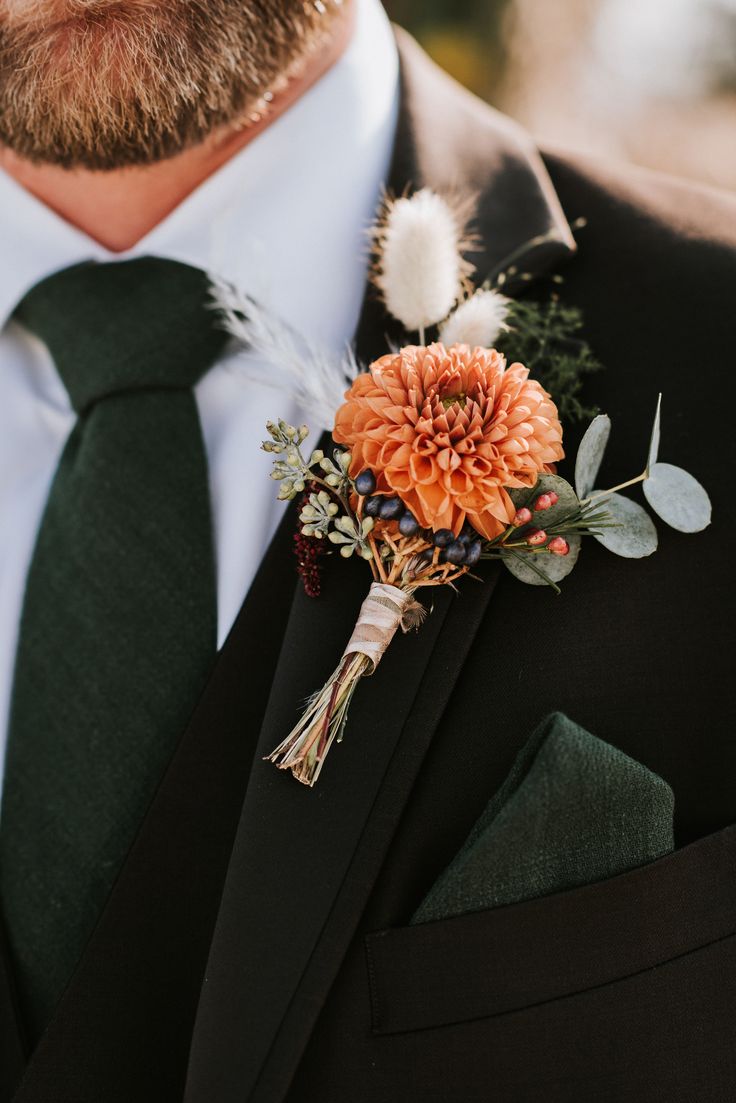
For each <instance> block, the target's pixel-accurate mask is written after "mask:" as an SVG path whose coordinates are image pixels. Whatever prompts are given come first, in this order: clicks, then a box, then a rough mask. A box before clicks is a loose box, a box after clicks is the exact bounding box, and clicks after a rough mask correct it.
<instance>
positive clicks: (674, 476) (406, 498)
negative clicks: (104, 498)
mask: <svg viewBox="0 0 736 1103" xmlns="http://www.w3.org/2000/svg"><path fill="white" fill-rule="evenodd" d="M466 240H467V239H466V237H465V235H464V231H463V224H462V220H461V218H460V217H459V215H458V213H457V212H456V211H455V210H454V209H453V207H452V206H451V205H450V204H448V203H447V202H446V201H445V200H444V199H442V198H441V197H440V196H438V195H436V194H434V193H433V192H430V191H427V190H424V191H421V192H418V193H416V194H415V195H414V196H413V197H411V198H408V197H402V198H400V199H396V200H388V201H387V202H386V204H385V209H384V211H383V213H382V216H381V218H380V220H379V222H378V224H377V227H376V230H375V244H376V258H375V268H374V272H373V279H374V282H375V284H376V286H377V287H378V289H379V290H380V292H381V293H382V295H383V298H384V300H385V304H386V307H387V309H388V311H389V313H391V314H392V315H393V316H394V317H395V318H396V319H398V321H399V322H401V323H402V325H403V326H404V328H405V329H406V331H407V337H408V340H407V344H406V345H403V346H402V347H400V348H395V349H393V350H389V351H387V353H386V355H384V356H382V357H381V358H380V359H378V360H377V361H375V362H374V363H372V364H371V365H370V366H369V367H368V368H367V370H360V369H359V368H358V365H357V364H356V363H355V361H354V359H353V358H352V357H348V358H347V360H341V361H340V362H339V363H335V362H333V361H332V360H331V358H330V357H329V356H327V355H326V354H324V353H323V352H322V351H321V350H315V349H314V348H308V347H305V345H304V342H302V341H300V340H299V339H298V338H297V336H296V335H294V334H292V333H290V332H289V331H288V330H287V329H286V328H285V327H283V326H280V325H279V323H278V322H277V321H275V320H274V319H272V318H270V317H269V316H268V315H267V314H266V313H265V312H263V311H261V310H260V309H259V308H258V306H257V305H256V304H255V303H253V302H251V301H249V300H244V299H242V297H238V296H237V294H236V293H235V292H233V290H232V289H228V288H223V287H222V286H220V287H219V288H218V289H217V305H218V306H219V307H220V309H221V310H223V312H224V314H225V317H226V324H227V326H228V328H229V330H230V331H231V333H232V334H233V336H235V337H236V338H237V339H238V340H239V341H241V342H242V343H243V344H245V345H247V346H248V347H250V348H254V347H255V348H257V349H258V351H259V353H260V354H261V356H265V357H267V358H268V359H269V360H271V362H272V363H274V365H277V366H278V367H279V369H280V371H282V372H286V373H287V375H288V376H289V377H290V380H291V383H292V385H293V386H294V387H296V389H297V392H298V393H299V395H300V398H301V400H302V402H303V404H304V405H305V406H306V407H308V408H310V409H311V410H312V412H314V413H315V414H316V415H317V417H319V418H320V419H321V420H322V421H323V422H324V423H326V424H331V425H333V431H332V439H333V441H334V444H335V448H334V449H333V450H331V451H329V452H325V451H323V450H316V451H312V452H311V453H309V454H304V451H303V445H304V442H305V440H306V439H307V437H308V435H309V430H308V428H307V427H306V426H299V427H297V426H292V425H289V424H287V423H285V422H284V421H276V422H271V423H269V425H268V427H267V428H268V433H269V440H267V441H266V442H264V444H263V448H264V449H265V450H266V451H267V452H270V453H272V454H273V455H274V466H273V478H274V479H276V480H277V481H278V482H279V484H280V489H279V497H280V498H282V499H289V500H291V499H294V498H297V497H299V498H300V499H301V508H300V511H299V521H298V534H297V541H298V545H299V550H300V555H301V557H302V561H303V564H304V563H306V572H305V573H306V581H307V583H308V584H309V585H311V587H312V589H313V590H315V589H316V585H315V579H314V573H315V570H316V567H315V561H316V559H317V555H318V552H317V549H320V550H321V549H329V550H331V551H332V552H333V553H339V554H340V555H341V556H343V557H345V558H349V557H351V556H359V557H360V558H361V559H363V560H364V561H365V563H366V575H367V578H366V591H367V593H366V599H365V601H364V603H363V605H362V607H361V610H360V613H359V615H358V619H357V622H356V625H355V628H354V630H353V633H352V636H351V638H350V640H349V641H347V643H346V647H345V650H344V652H343V654H342V656H341V657H340V658H339V660H338V662H337V666H336V668H335V670H334V673H333V674H332V676H331V677H330V678H329V679H328V681H327V683H326V684H325V685H324V686H323V687H322V688H321V689H320V690H318V691H317V692H316V693H315V694H314V695H313V697H312V698H311V700H310V701H309V702H308V704H307V707H306V709H305V711H304V714H303V715H302V716H301V718H300V719H299V721H298V723H297V724H296V725H295V727H294V728H293V730H292V731H291V732H290V733H289V734H288V735H287V736H286V738H285V739H284V740H283V742H282V743H281V744H280V745H279V746H278V747H276V748H275V749H274V751H273V752H272V754H271V755H270V756H269V758H270V760H271V761H272V762H274V763H275V764H276V765H277V766H279V767H280V768H282V769H290V770H291V771H292V773H293V775H294V776H295V777H296V778H297V779H298V780H299V781H301V782H303V783H305V784H307V785H314V783H315V782H316V780H317V778H318V777H319V774H320V771H321V769H322V767H323V765H324V762H325V759H326V757H327V754H328V752H329V750H330V748H331V746H332V745H333V743H334V742H335V741H338V742H339V741H341V740H342V738H343V735H344V733H345V729H346V724H347V720H348V710H349V707H350V702H351V699H352V697H353V694H354V692H355V690H356V688H357V686H358V684H359V683H360V681H361V679H362V678H364V677H366V676H367V675H371V674H373V672H374V671H375V670H376V668H377V666H378V664H379V663H380V661H381V658H382V656H383V655H384V653H385V652H386V649H387V648H388V647H389V646H390V644H391V641H392V639H393V638H394V636H395V635H396V633H397V632H398V631H399V630H401V631H403V632H408V631H410V630H412V629H418V628H419V627H420V626H421V624H422V621H423V620H424V618H425V616H426V615H427V613H428V609H427V605H425V604H424V603H423V602H422V600H421V599H422V596H423V595H424V594H426V593H427V592H430V593H431V591H432V589H433V588H435V587H437V586H457V585H458V584H459V583H460V582H461V581H462V582H465V581H466V576H467V584H469V585H470V584H472V582H473V579H474V575H473V571H474V568H476V567H477V564H478V563H479V562H480V561H481V560H488V559H491V560H494V559H495V560H498V561H500V562H501V563H502V564H503V565H504V566H505V567H506V568H507V569H508V570H509V571H510V572H511V573H512V574H513V575H514V576H515V577H516V578H517V579H518V580H519V581H521V582H524V583H527V584H530V585H536V586H548V587H550V588H551V589H553V590H555V591H556V592H559V584H560V583H561V582H562V580H563V579H564V578H565V577H566V576H567V575H568V574H570V572H571V571H572V570H573V569H574V567H575V564H576V562H577V560H578V557H579V555H580V551H581V546H582V544H583V541H584V540H585V539H586V538H591V539H596V540H598V541H600V543H602V544H603V545H604V546H605V547H606V548H608V549H609V550H610V551H612V552H614V553H615V554H617V555H621V556H625V557H628V558H639V557H642V556H646V555H650V554H651V553H652V552H654V551H655V550H656V547H657V532H656V528H655V525H654V522H653V521H652V519H651V517H650V515H649V514H648V513H647V511H646V510H645V509H644V508H643V507H642V506H640V505H639V504H638V503H636V502H635V501H633V500H632V499H631V498H629V497H627V496H625V495H624V494H623V493H622V491H624V490H625V489H627V488H629V487H631V486H633V485H635V484H637V483H642V484H643V491H644V495H645V497H646V499H647V501H648V503H649V505H650V506H651V508H652V510H653V511H654V512H655V513H656V514H657V515H658V516H659V517H660V518H661V519H662V520H663V521H665V522H666V523H667V524H669V525H671V526H672V527H674V528H676V529H679V530H680V531H683V532H696V531H699V530H701V529H703V528H705V527H706V526H707V525H708V524H709V523H710V502H709V499H708V496H707V494H706V492H705V491H704V490H703V488H702V487H701V486H700V484H699V483H698V482H697V481H696V480H695V479H694V478H693V477H692V476H691V475H689V474H688V473H687V472H685V471H683V470H682V469H681V468H678V467H674V466H672V465H670V464H666V463H660V462H659V459H658V451H659V441H660V421H661V401H658V402H657V408H656V413H655V417H654V424H653V428H652V433H651V438H650V442H649V448H648V454H647V458H646V463H645V466H644V469H643V471H642V472H641V473H640V474H639V475H636V476H634V477H633V478H632V479H630V480H628V481H627V482H626V483H624V484H622V485H620V486H617V487H612V488H610V489H600V488H597V487H596V479H597V475H598V471H599V468H600V465H601V461H602V458H603V454H604V451H605V448H606V446H607V443H608V439H609V435H610V430H611V423H610V420H609V418H608V417H606V416H605V415H598V416H596V417H595V418H593V420H592V421H591V424H590V426H589V428H588V429H587V431H586V433H585V435H584V437H583V439H582V442H581V445H580V448H579V451H578V455H577V460H576V464H575V480H574V484H575V485H574V486H573V485H571V484H570V483H569V482H567V481H566V480H565V479H563V478H561V477H560V476H559V475H558V474H557V473H556V465H557V463H558V462H559V461H560V460H562V459H563V457H564V449H563V427H562V418H561V412H562V411H567V416H568V417H569V418H572V417H574V416H580V415H581V413H582V412H583V409H582V407H581V405H580V402H579V398H578V391H579V386H580V376H581V375H582V374H583V373H584V372H585V371H588V370H592V369H593V368H594V367H595V366H596V365H595V362H594V358H593V357H592V354H591V353H590V350H589V349H588V348H587V346H586V345H585V344H584V343H583V342H581V341H579V339H578V342H577V344H575V343H574V342H571V341H570V340H569V337H570V331H571V330H576V329H578V328H579V325H580V322H579V318H577V317H576V316H575V315H574V312H570V311H569V310H567V311H566V310H565V309H564V308H562V307H561V306H560V305H559V303H558V302H557V300H556V298H553V300H552V302H551V304H550V305H549V306H548V307H546V308H545V307H544V306H543V305H539V304H536V305H535V304H529V303H524V304H523V306H519V307H517V305H516V304H515V303H513V302H512V301H511V300H510V299H508V298H507V297H506V296H505V295H504V294H503V291H502V288H503V285H504V281H505V276H506V273H505V272H503V271H501V272H500V273H499V274H498V276H497V277H495V278H494V280H493V281H492V282H490V281H487V282H486V283H485V284H484V285H482V286H481V287H478V288H475V287H474V286H473V285H472V283H471V281H470V275H471V271H472V269H471V267H470V265H469V263H468V261H467V259H466V256H465V248H466ZM542 323H544V324H545V325H546V326H547V330H548V332H547V333H546V335H545V340H544V342H542V343H543V345H544V347H545V352H544V356H545V357H546V360H545V362H544V365H543V366H544V368H545V369H546V372H547V377H548V378H549V379H550V382H551V385H552V386H554V385H555V384H556V390H554V391H552V393H551V391H550V390H548V389H547V388H546V386H545V385H544V383H545V382H546V381H547V380H546V379H544V378H543V379H540V378H539V377H538V376H539V375H540V374H543V372H540V371H539V370H534V369H535V365H534V364H522V363H520V362H513V363H509V362H508V360H507V357H506V356H505V355H504V352H503V351H501V350H502V349H503V347H504V339H505V337H506V336H507V335H508V337H509V342H508V343H509V344H511V345H513V342H514V340H515V341H516V343H517V344H519V345H521V346H524V347H526V348H528V349H533V348H534V342H535V340H536V339H537V337H538V334H539V327H540V324H542ZM412 334H413V335H414V341H413V342H412V341H411V335H412ZM560 335H562V340H561V341H560V342H559V343H560V346H561V347H563V348H564V352H561V353H560V354H559V355H555V354H554V353H553V352H552V353H551V352H550V348H553V347H554V344H555V341H554V339H555V336H558V337H559V336H560ZM430 336H431V339H430V340H428V338H429V337H430ZM571 349H572V350H573V351H572V352H571ZM530 369H531V370H530ZM347 383H349V386H348V387H347V390H346V389H345V388H346V384H347ZM330 407H331V408H330Z"/></svg>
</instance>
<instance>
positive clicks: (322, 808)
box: [185, 35, 574, 1103]
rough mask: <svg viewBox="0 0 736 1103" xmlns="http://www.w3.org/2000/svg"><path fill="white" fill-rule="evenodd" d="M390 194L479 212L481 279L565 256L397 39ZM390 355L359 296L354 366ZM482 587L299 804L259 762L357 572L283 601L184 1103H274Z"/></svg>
mask: <svg viewBox="0 0 736 1103" xmlns="http://www.w3.org/2000/svg"><path fill="white" fill-rule="evenodd" d="M399 41H400V48H401V55H402V112H401V116H400V122H399V128H398V133H397V142H396V153H395V157H394V164H393V171H392V177H391V182H390V183H391V187H392V190H394V191H396V192H401V191H402V190H403V189H404V188H405V187H407V186H412V187H421V186H424V185H428V186H431V187H434V188H435V189H438V190H441V189H448V188H452V189H454V190H457V189H458V187H459V186H460V185H462V186H463V188H464V189H466V190H467V189H470V190H471V191H473V192H476V193H477V194H478V195H479V196H480V202H479V211H480V217H479V219H478V222H477V224H476V227H475V228H476V231H477V232H479V235H480V236H481V237H482V240H483V242H484V247H483V249H482V250H481V251H480V253H479V255H477V256H476V258H475V260H476V263H477V265H478V268H479V271H481V273H484V272H485V271H489V270H493V269H494V268H495V267H498V266H503V265H504V264H505V261H506V258H507V257H509V256H515V257H516V258H517V259H520V260H521V263H522V265H523V270H525V271H534V272H539V271H542V270H543V269H544V268H545V267H546V266H548V265H549V264H550V263H552V262H553V261H559V260H560V259H562V258H563V257H564V256H565V255H567V254H569V253H570V252H571V251H572V249H573V248H574V246H573V244H572V240H571V236H570V231H569V228H568V226H567V223H566V222H565V220H564V216H563V215H562V213H561V211H560V209H559V206H558V204H557V200H556V198H555V196H554V193H553V191H552V188H551V184H550V183H549V180H548V178H547V177H546V173H545V170H544V168H543V166H542V165H541V161H539V159H538V157H537V154H536V152H535V151H534V150H532V149H530V147H529V145H528V140H527V139H526V138H525V137H524V136H523V135H521V134H520V132H519V131H518V130H517V128H516V127H515V126H514V125H513V124H510V123H508V122H507V121H505V120H500V119H499V117H498V116H496V115H495V113H493V112H491V111H490V110H489V109H488V108H486V107H484V106H482V105H480V104H477V103H476V101H475V100H473V99H472V98H471V97H469V96H468V95H467V94H466V93H464V92H462V91H461V90H460V89H458V88H457V87H456V86H454V85H453V84H452V83H451V82H450V81H449V80H448V79H447V78H446V77H444V75H441V74H439V71H438V70H436V69H435V68H434V66H432V65H431V63H429V62H428V61H427V60H426V59H425V58H424V56H423V55H422V54H421V53H420V52H419V51H418V49H417V47H415V46H414V45H413V43H412V42H411V40H409V39H407V38H406V36H403V35H401V37H400V40H399ZM387 336H388V337H389V338H393V339H394V340H397V339H400V336H401V335H400V334H399V333H398V332H397V330H396V327H395V326H393V325H392V324H391V322H390V321H389V319H388V318H387V317H386V315H385V313H384V311H383V309H382V307H381V305H380V303H379V302H378V301H377V300H376V299H375V298H374V297H373V296H372V295H371V294H370V293H369V294H368V296H367V299H366V303H365V305H364V310H363V316H362V319H361V324H360V326H359V330H358V335H357V343H358V354H359V357H360V358H361V360H364V361H365V360H370V359H372V358H374V357H375V356H376V355H379V354H381V353H382V352H384V351H385V349H386V338H387ZM495 578H496V574H495V572H494V571H488V572H487V573H486V575H485V578H484V580H483V582H482V584H477V583H476V584H473V583H471V582H468V583H467V584H466V585H465V586H464V587H463V588H462V593H461V595H460V596H458V597H455V595H454V594H453V593H452V592H450V591H449V590H448V591H436V592H435V593H436V594H437V596H436V597H435V601H434V609H433V611H432V615H431V616H430V617H429V618H428V620H427V622H426V623H425V625H424V626H423V627H422V629H421V631H420V632H419V633H418V634H417V635H412V636H411V637H403V638H397V639H396V640H395V641H394V643H393V644H392V646H391V648H390V649H389V651H388V653H387V655H386V657H385V658H384V660H383V662H382V664H381V666H380V667H379V669H378V671H377V672H376V674H375V675H374V676H373V677H372V678H371V679H369V680H366V681H365V682H364V683H362V684H361V686H360V687H359V689H358V691H357V693H356V696H355V699H354V702H353V706H352V710H351V714H350V719H349V723H348V730H347V734H346V737H345V742H344V743H343V744H342V745H338V746H336V747H334V748H333V750H332V751H331V753H330V758H329V759H328V762H327V764H326V766H325V769H324V771H323V773H322V775H321V777H320V781H319V783H318V786H317V788H316V789H314V790H308V789H306V788H304V787H302V786H300V785H299V784H298V783H297V782H295V781H294V780H293V778H292V777H291V776H290V775H289V774H286V773H282V772H280V771H277V770H276V769H275V768H274V767H273V766H272V765H271V764H269V763H266V762H264V761H262V759H263V756H264V755H266V754H268V753H269V752H270V751H271V750H272V749H273V747H274V746H275V745H276V744H278V743H279V742H280V741H281V739H282V738H283V737H284V736H285V734H286V733H287V732H288V731H289V730H290V728H291V727H292V726H293V724H294V722H295V720H296V718H297V717H298V714H299V710H300V708H301V707H302V705H303V702H304V699H305V698H306V697H307V696H308V695H309V694H310V693H311V692H313V691H314V690H316V689H318V688H319V686H320V685H321V684H322V683H323V682H324V681H325V679H326V678H327V677H328V676H329V674H330V673H331V671H332V669H333V668H334V666H335V665H336V662H337V660H338V659H339V656H340V654H341V652H342V649H343V647H344V646H345V643H346V642H347V640H348V638H349V636H350V633H351V630H352V627H353V625H354V623H355V618H356V615H357V612H358V609H359V607H360V604H361V602H362V600H363V599H364V597H365V595H366V593H367V590H368V586H369V582H370V576H369V572H368V570H367V568H366V565H365V564H364V563H361V562H360V561H352V560H351V561H349V562H348V563H346V562H345V561H343V560H341V559H339V558H337V557H331V559H330V560H329V562H328V567H327V569H326V571H325V584H324V589H323V595H322V597H321V598H320V599H319V600H313V599H309V598H306V597H305V596H304V595H303V593H302V592H301V590H299V591H298V592H297V594H296V596H295V599H294V602H293V604H292V607H291V612H290V616H289V621H288V625H287V629H286V634H285V637H284V642H283V647H282V649H281V655H280V658H279V662H278V666H277V670H276V675H275V679H274V682H273V685H272V688H271V695H270V700H269V704H268V708H267V710H266V716H265V720H264V723H263V726H262V729H261V732H260V737H259V740H258V746H257V749H256V756H255V760H254V762H253V766H252V769H251V774H250V779H249V784H248V789H247V793H246V797H245V802H244V805H243V811H242V816H241V819H240V824H239V827H238V831H237V835H236V840H235V845H234V849H233V853H232V856H231V861H230V867H229V870H228V875H227V879H226V883H225V889H224V893H223V897H222V902H221V907H220V911H219V916H218V920H217V924H216V927H215V933H214V937H213V941H212V947H211V952H210V956H209V962H208V966H207V973H206V981H205V984H204V986H203V989H202V997H201V1001H200V1006H199V1012H198V1016H197V1022H196V1027H195V1032H194V1038H193V1044H192V1052H191V1058H190V1067H189V1075H188V1081H187V1091H186V1095H185V1099H186V1101H187V1103H209V1100H211V1099H217V1100H218V1103H236V1101H237V1103H242V1101H243V1100H245V1099H248V1100H259V1101H263V1103H266V1101H268V1103H276V1101H277V1100H280V1099H281V1098H283V1095H284V1093H285V1091H286V1090H287V1088H288V1084H289V1082H290V1079H291V1077H292V1075H293V1071H294V1068H295V1066H296V1064H297V1062H298V1060H299V1058H300V1056H301V1054H302V1052H303V1049H304V1046H305V1045H306V1042H307V1040H308V1037H309V1034H310V1032H311V1029H312V1027H313V1025H314V1021H315V1019H316V1017H317V1014H318V1012H319V1009H320V1007H321V1005H322V1003H323V1002H324V999H325V997H326V994H327V992H328V990H329V987H330V985H331V983H332V981H333V979H334V976H335V973H336V971H337V969H338V968H339V965H340V962H341V960H342V958H343V956H344V953H345V951H346V949H347V946H348V944H349V941H350V939H351V937H352V934H353V932H354V930H355V927H356V925H357V923H358V921H359V918H360V915H361V913H362V911H363V909H364V906H365V903H366V900H367V897H368V895H369V893H370V890H371V886H372V884H373V882H374V880H375V877H376V876H377V874H378V871H379V869H380V866H381V862H382V860H383V856H384V854H385V851H386V848H387V846H388V845H389V842H390V840H391V837H392V834H393V831H394V828H395V825H396V823H397V821H398V818H399V816H400V814H401V811H402V808H403V806H404V804H405V802H406V800H407V798H408V796H409V793H410V791H411V787H412V784H413V782H414V779H415V777H416V775H417V772H418V770H419V767H420V765H421V762H422V759H423V756H424V754H425V752H426V750H427V747H428V745H429V743H430V741H431V738H432V735H433V732H434V730H435V728H436V725H437V724H438V722H439V719H440V717H441V715H442V713H443V710H444V708H445V705H446V703H447V700H448V698H449V696H450V694H451V692H452V689H453V686H454V684H455V680H456V678H457V675H458V673H459V671H460V669H461V667H462V664H463V661H464V659H465V656H466V654H467V652H468V649H469V648H470V646H471V644H472V640H473V636H474V633H475V631H476V629H477V627H478V625H479V624H480V622H481V620H482V618H483V615H484V613H485V611H486V608H487V605H488V602H489V600H490V596H491V593H492V590H493V586H494V584H495Z"/></svg>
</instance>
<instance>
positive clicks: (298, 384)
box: [210, 276, 359, 430]
mask: <svg viewBox="0 0 736 1103" xmlns="http://www.w3.org/2000/svg"><path fill="white" fill-rule="evenodd" d="M210 289H211V293H212V308H213V309H214V310H219V311H220V313H221V314H222V316H223V325H224V328H225V330H226V332H228V333H229V334H230V336H231V337H233V338H234V341H235V349H234V352H235V353H237V352H243V351H246V350H247V351H249V352H251V353H254V354H255V357H254V358H251V357H244V356H239V357H237V358H236V360H235V363H236V364H237V367H238V370H241V371H243V372H245V373H246V375H248V376H250V377H251V378H252V379H253V380H254V381H257V382H259V383H263V382H264V381H265V382H267V383H268V384H269V385H271V386H273V387H274V388H275V389H277V390H287V391H288V392H289V394H290V395H292V396H293V397H294V398H295V399H296V400H297V402H298V403H299V405H300V407H301V409H302V411H303V413H304V415H305V417H306V419H307V420H311V421H312V422H313V423H314V424H315V426H317V425H319V426H320V428H322V429H330V430H331V429H332V428H333V425H334V420H335V413H336V412H337V410H338V409H339V407H340V406H342V404H343V402H344V401H345V391H346V390H347V388H348V387H349V386H350V384H351V383H352V381H353V380H354V379H355V377H356V375H358V372H359V367H358V364H357V361H356V360H355V357H354V355H353V353H352V351H351V350H350V349H349V348H347V349H346V350H345V352H344V354H343V355H342V356H340V355H337V354H334V353H331V352H330V351H329V350H328V349H325V348H322V347H321V346H319V345H317V344H316V343H315V342H313V341H310V340H308V339H307V338H306V337H303V336H302V335H301V334H299V333H297V332H296V331H295V330H293V329H292V328H291V327H290V326H288V325H286V323H285V322H282V321H280V319H278V318H276V317H275V316H274V315H273V314H271V313H270V312H269V311H268V310H266V309H265V308H264V307H262V306H260V305H259V304H258V303H257V302H255V301H254V300H253V299H252V298H250V296H248V295H245V294H243V293H242V292H241V291H239V290H238V289H237V288H235V287H233V286H232V284H229V283H225V282H224V281H223V280H220V279H219V278H217V277H214V276H211V277H210ZM253 359H257V360H258V361H260V364H259V363H254V362H253ZM264 361H265V362H266V363H267V364H268V366H269V367H270V368H271V369H272V373H271V374H270V375H269V377H268V378H267V379H265V380H264V374H263V367H262V365H263V362H264Z"/></svg>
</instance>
